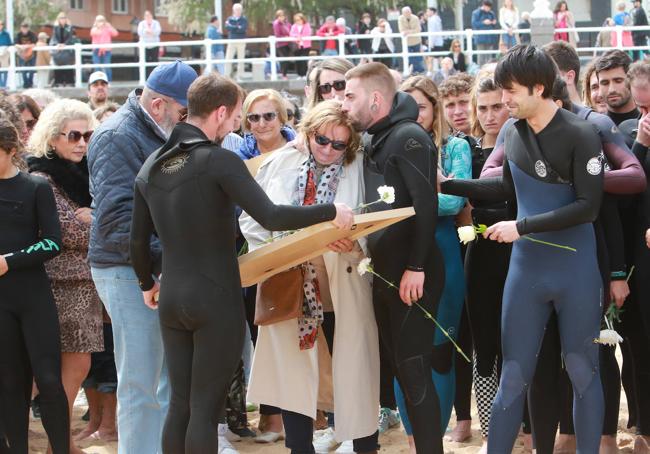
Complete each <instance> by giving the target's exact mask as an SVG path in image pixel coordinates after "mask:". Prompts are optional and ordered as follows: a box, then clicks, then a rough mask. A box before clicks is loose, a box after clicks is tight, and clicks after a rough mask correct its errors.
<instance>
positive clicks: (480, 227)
mask: <svg viewBox="0 0 650 454" xmlns="http://www.w3.org/2000/svg"><path fill="white" fill-rule="evenodd" d="M474 230H475V231H476V233H485V231H486V230H487V226H486V225H485V224H479V225H478V226H474ZM519 238H521V239H524V240H528V241H532V242H533V243H539V244H545V245H547V246H553V247H556V248H560V249H566V250H567V251H571V252H576V251H577V249H575V248H572V247H569V246H563V245H561V244H556V243H551V242H548V241H543V240H538V239H537V238H533V237H530V236H526V235H521V236H520V237H519Z"/></svg>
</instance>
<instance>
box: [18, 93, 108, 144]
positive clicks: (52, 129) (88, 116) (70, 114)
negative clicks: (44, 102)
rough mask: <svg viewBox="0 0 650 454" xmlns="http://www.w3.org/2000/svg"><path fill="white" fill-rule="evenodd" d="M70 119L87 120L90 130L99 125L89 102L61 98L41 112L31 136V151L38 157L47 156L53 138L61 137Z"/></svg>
mask: <svg viewBox="0 0 650 454" xmlns="http://www.w3.org/2000/svg"><path fill="white" fill-rule="evenodd" d="M70 120H85V121H87V122H88V129H89V130H92V129H95V126H96V125H97V120H95V116H94V115H93V111H92V110H91V109H90V107H88V105H87V104H84V103H83V102H81V101H77V100H76V99H59V100H57V101H54V102H53V103H52V104H50V105H48V106H47V107H46V108H45V109H43V111H42V112H41V116H40V118H39V119H38V123H36V126H35V127H34V131H33V132H32V135H31V137H30V138H29V146H28V150H29V152H30V153H31V154H32V155H34V156H36V157H42V156H47V155H48V152H49V151H50V150H51V149H52V144H51V142H52V140H54V139H56V138H58V137H59V135H60V134H61V131H63V129H64V128H65V126H66V124H67V122H68V121H70Z"/></svg>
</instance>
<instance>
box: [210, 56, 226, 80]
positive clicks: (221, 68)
mask: <svg viewBox="0 0 650 454" xmlns="http://www.w3.org/2000/svg"><path fill="white" fill-rule="evenodd" d="M224 58H225V54H224V51H222V50H218V51H216V52H213V53H212V60H213V61H214V60H223V59H224ZM212 70H213V71H217V72H218V73H219V74H221V75H222V76H223V75H224V74H225V73H226V65H225V64H224V63H223V62H221V63H213V64H212Z"/></svg>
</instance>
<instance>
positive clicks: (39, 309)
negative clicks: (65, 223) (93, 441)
mask: <svg viewBox="0 0 650 454" xmlns="http://www.w3.org/2000/svg"><path fill="white" fill-rule="evenodd" d="M26 274H27V273H26ZM25 278H26V279H25V282H24V286H22V288H21V289H20V290H19V291H17V292H16V293H15V294H13V295H12V292H9V293H8V294H7V293H6V292H5V290H4V289H2V290H0V291H2V293H3V297H2V299H0V351H1V352H2V354H1V355H0V399H1V403H0V419H2V421H3V422H4V431H5V435H6V438H7V441H8V442H9V444H10V446H11V447H12V449H11V453H12V454H27V447H28V427H29V401H30V396H31V392H32V374H33V377H34V380H35V381H36V385H37V386H38V389H39V392H40V403H41V420H42V422H43V427H44V428H45V431H46V432H47V436H48V438H49V440H50V444H51V445H52V450H53V452H54V454H68V452H69V450H70V417H69V414H68V399H67V398H66V395H65V390H64V389H63V384H62V382H61V344H60V334H59V319H58V315H57V311H56V306H55V304H54V300H53V297H52V293H51V291H50V288H49V282H48V281H47V277H46V276H45V274H44V273H43V276H33V275H32V276H27V275H26V276H25ZM29 288H35V290H34V291H31V292H30V291H28V290H27V289H29ZM5 296H8V298H5Z"/></svg>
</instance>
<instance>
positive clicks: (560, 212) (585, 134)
mask: <svg viewBox="0 0 650 454" xmlns="http://www.w3.org/2000/svg"><path fill="white" fill-rule="evenodd" d="M574 144H575V145H574V147H573V156H572V157H571V163H570V165H571V179H572V182H573V188H574V191H575V195H576V199H575V201H574V202H572V203H570V204H568V205H565V206H563V207H561V208H558V209H557V210H552V211H548V212H546V213H540V214H537V215H533V216H527V217H524V218H521V219H520V220H518V221H517V231H518V232H519V234H520V235H526V234H529V233H539V232H549V231H553V230H562V229H565V228H569V227H573V226H575V225H579V224H584V223H587V222H594V220H595V219H596V217H597V216H598V211H599V210H600V202H601V199H602V196H603V171H602V169H601V171H600V172H599V173H598V174H597V175H592V174H591V173H589V172H588V171H587V163H588V162H589V160H590V159H593V158H596V159H598V158H599V155H600V147H601V145H600V140H599V138H598V134H596V132H595V131H593V130H592V131H588V130H583V131H581V133H580V134H579V135H578V136H577V137H575V139H574Z"/></svg>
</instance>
